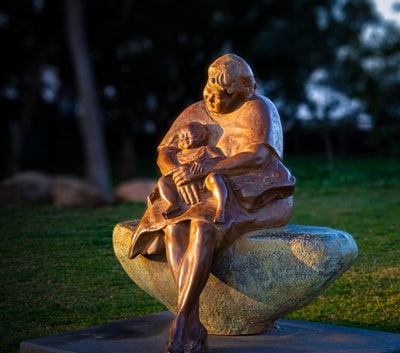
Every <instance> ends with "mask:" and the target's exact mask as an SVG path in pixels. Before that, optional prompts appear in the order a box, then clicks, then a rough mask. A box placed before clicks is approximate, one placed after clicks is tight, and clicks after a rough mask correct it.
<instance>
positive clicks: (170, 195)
mask: <svg viewBox="0 0 400 353" xmlns="http://www.w3.org/2000/svg"><path fill="white" fill-rule="evenodd" d="M158 189H159V192H160V196H161V198H162V199H163V200H164V201H165V202H166V203H167V204H168V208H167V209H166V210H165V211H164V212H163V213H162V215H163V216H164V218H166V219H168V218H172V217H173V216H175V215H176V214H177V213H178V212H179V211H180V210H181V208H180V206H179V205H178V191H177V190H176V186H175V183H174V181H173V180H172V178H171V177H170V176H162V177H161V178H160V179H159V180H158Z"/></svg>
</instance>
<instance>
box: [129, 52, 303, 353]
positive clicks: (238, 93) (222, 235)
mask: <svg viewBox="0 0 400 353" xmlns="http://www.w3.org/2000/svg"><path fill="white" fill-rule="evenodd" d="M255 89H256V82H255V79H254V76H253V73H252V70H251V68H250V67H249V65H248V64H247V63H246V62H245V61H244V60H243V59H242V58H240V57H239V56H237V55H234V54H226V55H223V56H221V57H219V58H218V59H216V60H215V61H214V62H213V63H212V64H211V65H210V66H209V68H208V80H207V83H206V85H205V88H204V91H203V98H204V99H203V100H201V101H199V102H197V103H194V104H192V105H191V106H189V107H187V108H186V109H185V110H184V111H183V112H182V113H181V114H180V115H179V116H178V117H177V118H176V120H175V121H174V123H173V124H172V126H171V127H170V129H169V131H168V132H167V134H166V135H165V137H164V138H163V140H162V141H161V143H160V145H159V147H158V158H157V164H158V166H159V168H160V171H161V173H162V175H166V174H168V175H169V174H170V175H171V177H172V181H173V183H174V184H175V185H176V187H177V190H178V192H179V193H180V195H181V197H180V198H178V200H177V202H178V203H179V207H180V209H181V211H180V214H179V215H177V216H176V217H173V218H168V217H164V216H163V211H165V209H167V208H168V204H167V203H166V201H165V200H163V198H162V197H159V198H155V199H153V201H152V203H151V204H150V205H149V206H148V208H147V210H146V211H145V213H144V215H143V217H142V219H141V220H140V223H139V225H138V227H137V228H136V230H135V232H134V234H133V237H132V243H131V246H130V249H129V257H130V258H134V257H136V256H137V255H139V254H142V255H144V256H147V255H152V254H160V253H163V252H165V254H166V258H167V261H168V264H169V268H170V270H171V272H172V276H173V278H174V280H175V283H176V286H177V290H178V300H177V307H176V314H175V317H174V319H173V321H172V323H171V326H170V330H169V339H168V341H167V343H166V345H165V352H166V353H189V352H190V353H195V352H200V351H201V350H202V349H206V348H207V330H206V329H205V327H204V326H203V325H202V323H201V321H200V318H199V297H200V294H201V292H202V290H203V288H204V286H205V285H206V282H207V279H208V277H209V274H210V271H211V265H212V261H213V257H214V255H215V253H216V252H217V251H218V250H220V249H222V248H224V247H226V246H228V245H230V244H232V243H233V241H234V240H235V239H237V238H238V237H240V236H242V235H244V234H246V233H249V232H252V231H255V230H260V229H265V228H274V227H280V226H283V225H285V224H286V223H287V222H288V221H289V219H290V217H291V213H292V207H293V200H292V196H291V195H292V194H293V190H294V185H295V178H294V177H293V176H292V175H291V173H290V172H289V170H288V169H287V168H286V167H285V166H284V165H283V163H282V152H283V137H282V126H281V122H280V118H279V114H278V112H277V110H276V108H275V106H274V105H273V103H272V102H271V101H270V100H269V99H268V98H266V97H264V96H260V95H257V94H256V93H255ZM194 121H196V122H199V123H201V124H202V125H204V126H206V127H207V130H208V131H210V132H211V134H210V137H209V139H208V145H209V146H216V147H217V148H219V149H220V150H221V151H222V153H223V155H224V157H223V158H221V159H219V160H218V161H217V162H216V163H205V164H204V168H201V170H193V169H192V168H191V167H190V164H186V165H185V164H184V165H181V163H179V161H178V159H177V154H178V153H179V151H180V149H179V147H178V143H177V139H176V136H177V134H178V131H179V130H180V129H181V127H182V126H184V125H187V124H188V123H190V122H194ZM212 173H214V174H218V175H219V176H221V177H222V178H223V180H224V182H225V185H226V187H227V199H226V205H225V219H224V222H214V217H215V213H216V208H217V204H216V200H215V198H214V197H213V195H212V193H211V192H204V190H203V191H202V190H201V181H203V180H204V178H206V177H207V176H208V175H210V174H212ZM188 197H189V198H190V199H191V200H195V202H193V203H189V204H187V203H186V202H184V201H183V200H184V199H185V198H188Z"/></svg>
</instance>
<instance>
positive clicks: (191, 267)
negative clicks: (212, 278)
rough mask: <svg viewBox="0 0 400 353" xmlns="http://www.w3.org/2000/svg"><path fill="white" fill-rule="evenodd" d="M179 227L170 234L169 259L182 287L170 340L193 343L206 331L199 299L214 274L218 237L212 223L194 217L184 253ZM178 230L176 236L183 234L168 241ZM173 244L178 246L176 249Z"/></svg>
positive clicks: (168, 237)
mask: <svg viewBox="0 0 400 353" xmlns="http://www.w3.org/2000/svg"><path fill="white" fill-rule="evenodd" d="M177 226H178V225H175V226H173V227H177ZM173 227H171V228H173ZM177 229H178V228H173V229H172V230H171V229H170V230H168V231H167V233H168V234H169V235H168V236H166V242H167V256H168V259H169V260H168V261H169V264H170V268H171V270H172V272H173V274H174V278H175V280H176V281H177V286H178V304H177V312H176V316H175V318H174V320H173V322H172V324H171V328H170V333H169V340H170V341H172V342H183V343H191V342H193V341H194V340H196V339H198V338H199V336H200V334H201V333H202V331H203V330H204V328H203V326H202V324H201V322H200V318H199V298H200V294H201V292H202V290H203V288H204V286H205V285H206V282H207V279H208V277H209V275H210V271H211V265H212V260H213V255H214V251H215V247H216V239H215V236H214V231H213V230H214V228H213V226H212V225H211V224H209V223H208V222H204V221H199V220H192V221H191V225H190V231H189V234H188V233H186V232H185V233H186V237H189V242H188V243H187V246H186V250H185V251H184V253H182V251H183V250H184V246H182V244H177V241H178V239H180V240H183V239H182V238H184V236H183V235H182V233H183V229H184V228H183V227H182V226H181V227H180V228H179V231H177ZM174 232H175V235H177V233H180V232H182V233H180V234H179V235H178V236H177V237H176V238H174V239H173V240H172V242H171V243H168V242H169V241H171V237H172V235H173V234H172V233H174ZM173 243H174V244H175V245H177V248H173V245H172V244H173ZM175 250H176V253H175ZM176 270H177V271H176Z"/></svg>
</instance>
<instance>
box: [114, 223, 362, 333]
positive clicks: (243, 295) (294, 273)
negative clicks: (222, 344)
mask: <svg viewBox="0 0 400 353" xmlns="http://www.w3.org/2000/svg"><path fill="white" fill-rule="evenodd" d="M137 223H138V221H128V222H122V223H119V224H117V225H116V226H115V228H114V232H113V245H114V251H115V255H116V257H117V258H118V260H119V262H120V263H121V265H122V267H123V269H124V270H125V272H126V273H127V274H128V275H129V276H130V278H131V279H132V280H133V281H134V282H135V283H136V284H137V285H138V286H139V287H140V288H142V289H143V290H144V291H145V292H147V293H148V294H149V295H151V296H152V297H154V298H156V299H157V300H158V301H160V302H161V303H162V304H164V305H165V306H166V307H167V308H168V309H169V310H170V311H171V312H173V313H174V310H175V306H176V302H177V290H176V286H175V283H174V281H173V278H172V275H171V273H170V270H169V267H168V263H167V261H166V258H165V255H157V256H151V257H144V256H142V255H139V256H138V257H136V258H135V259H133V260H130V259H128V249H129V245H130V242H131V237H132V234H133V232H134V229H135V227H136V225H137ZM357 254H358V249H357V245H356V243H355V241H354V239H353V238H352V236H351V235H350V234H348V233H346V232H343V231H340V230H336V229H332V228H328V227H317V226H302V225H287V226H286V227H282V228H277V229H265V230H262V231H256V232H251V233H248V234H245V235H243V236H242V237H240V238H239V239H237V240H236V241H235V242H234V243H233V244H231V245H230V246H229V247H227V248H225V249H223V250H222V251H220V252H218V253H217V254H216V255H215V257H214V262H213V265H212V270H211V274H210V277H209V279H208V282H207V284H206V287H205V288H204V290H203V292H202V294H201V296H200V319H201V321H202V323H203V324H204V325H205V326H206V328H207V330H208V332H209V333H210V334H217V335H245V334H257V333H261V332H263V331H265V330H268V329H271V328H273V327H274V324H275V321H276V320H277V319H279V318H281V317H282V316H284V315H286V314H288V313H290V312H293V311H295V310H297V309H299V308H301V307H303V306H306V305H307V304H309V303H310V302H311V301H312V300H313V299H315V298H316V297H317V296H318V295H319V294H320V293H321V292H322V291H323V290H324V289H325V288H327V287H328V286H329V285H330V284H332V283H333V282H334V281H335V280H336V279H337V278H338V277H340V276H341V275H342V274H343V273H344V272H345V271H346V270H347V269H348V268H349V267H350V266H351V265H352V264H353V263H354V261H355V259H356V257H357Z"/></svg>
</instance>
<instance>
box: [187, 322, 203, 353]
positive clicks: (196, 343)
mask: <svg viewBox="0 0 400 353" xmlns="http://www.w3.org/2000/svg"><path fill="white" fill-rule="evenodd" d="M207 348H208V342H207V330H206V329H205V328H204V326H201V328H200V333H199V336H198V337H197V338H196V339H195V340H193V341H190V342H187V343H185V344H184V350H183V352H184V353H199V352H201V351H202V350H206V349H207Z"/></svg>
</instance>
